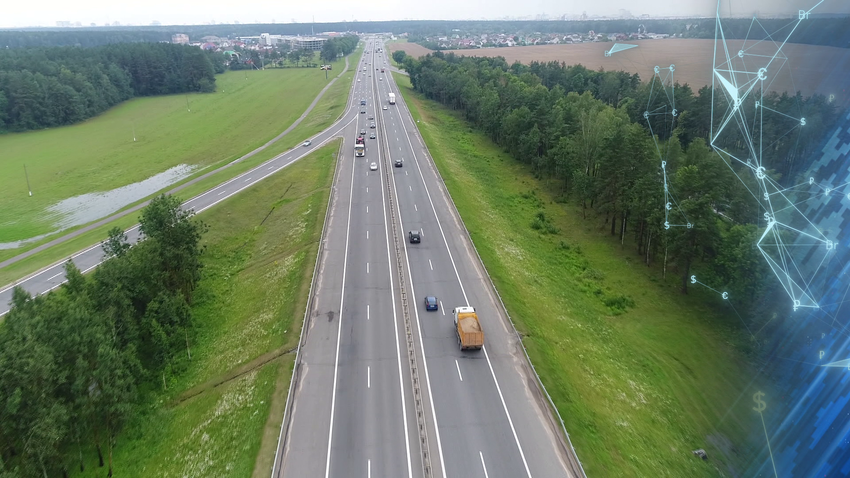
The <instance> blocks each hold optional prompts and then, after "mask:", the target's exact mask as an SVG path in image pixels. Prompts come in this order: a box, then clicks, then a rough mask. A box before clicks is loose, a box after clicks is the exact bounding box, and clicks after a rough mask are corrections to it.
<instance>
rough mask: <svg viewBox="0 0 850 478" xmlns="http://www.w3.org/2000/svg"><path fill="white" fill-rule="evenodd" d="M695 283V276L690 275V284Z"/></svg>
mask: <svg viewBox="0 0 850 478" xmlns="http://www.w3.org/2000/svg"><path fill="white" fill-rule="evenodd" d="M696 283H697V276H691V284H696Z"/></svg>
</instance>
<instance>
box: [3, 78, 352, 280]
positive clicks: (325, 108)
mask: <svg viewBox="0 0 850 478" xmlns="http://www.w3.org/2000/svg"><path fill="white" fill-rule="evenodd" d="M353 76H354V72H353V71H349V72H347V73H345V74H343V75H342V76H341V77H340V78H339V79H337V80H336V82H334V84H333V85H332V86H331V87H330V88H329V89H328V91H326V92H325V94H324V95H323V96H322V98H321V99H320V100H319V102H318V103H317V104H316V106H315V107H314V108H313V110H312V111H311V112H310V113H309V114H308V116H307V117H306V118H304V120H303V121H302V122H301V123H300V124H299V125H298V126H296V127H295V129H293V130H292V131H291V132H290V133H289V134H288V135H286V136H284V137H283V138H281V139H280V141H278V142H276V143H274V144H273V145H271V146H269V147H268V148H267V149H265V150H263V151H262V152H260V153H257V154H256V155H254V156H252V157H251V158H249V159H247V160H245V161H242V162H240V163H238V164H236V165H234V166H232V167H231V168H228V169H226V170H224V171H222V172H220V173H218V174H216V175H213V176H211V177H210V178H207V179H205V180H203V181H200V182H198V183H196V184H194V185H192V186H189V187H187V188H186V189H184V190H182V191H180V193H179V195H180V197H186V198H189V197H192V196H195V195H197V194H200V193H201V192H203V191H205V190H207V189H209V188H210V187H212V186H214V185H216V184H219V183H221V182H224V181H226V180H227V179H229V178H231V177H233V176H235V175H237V174H239V173H242V172H244V171H247V170H248V169H250V168H252V167H254V166H256V165H258V164H260V163H262V162H263V161H266V160H268V159H270V158H272V157H274V156H275V155H277V154H280V153H282V152H284V151H286V150H288V149H290V148H292V147H294V146H297V145H298V144H299V143H301V141H303V140H304V138H310V137H313V136H314V135H316V134H317V133H319V132H321V131H322V130H324V129H325V128H327V127H328V126H330V124H331V123H332V122H333V121H334V120H336V119H337V118H338V117H339V116H340V115H341V114H342V112H343V111H344V109H345V105H346V103H347V101H348V92H349V89H350V86H351V81H352V78H353ZM136 222H137V214H132V215H130V216H125V217H124V218H121V219H118V220H116V221H114V222H112V223H110V224H108V225H105V226H103V227H100V228H98V229H95V230H92V231H90V232H87V233H85V234H83V235H81V236H78V237H76V238H74V239H71V240H70V241H67V242H64V243H62V244H60V245H58V246H54V247H53V248H50V249H48V250H46V251H43V252H41V253H38V254H36V255H33V256H31V257H28V258H26V259H24V260H22V261H19V262H17V263H15V264H12V265H10V266H7V267H4V268H2V269H0V285H2V284H8V283H11V282H12V281H14V280H17V279H19V278H21V277H24V276H26V275H27V274H29V273H32V272H34V271H36V270H38V269H40V268H42V267H44V266H47V265H49V264H52V263H54V262H57V261H60V260H62V259H63V258H66V257H68V256H69V255H71V254H73V253H74V252H77V251H79V250H81V249H84V248H86V247H88V246H90V245H92V244H95V243H97V242H98V241H99V240H100V239H101V238H102V237H105V236H106V231H108V230H109V229H110V228H112V227H114V226H117V227H121V228H124V229H126V228H128V227H130V226H132V225H133V224H135V223H136ZM50 239H52V237H48V238H45V239H44V240H42V241H34V242H33V243H31V244H27V245H25V246H23V247H20V248H16V249H7V250H0V261H2V260H5V259H7V258H9V257H12V256H15V255H17V254H20V253H22V252H25V251H27V250H30V249H32V248H34V247H36V246H38V245H39V244H41V243H42V242H46V241H48V240H50Z"/></svg>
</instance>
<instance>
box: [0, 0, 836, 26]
mask: <svg viewBox="0 0 850 478" xmlns="http://www.w3.org/2000/svg"><path fill="white" fill-rule="evenodd" d="M721 1H722V7H721V9H722V11H723V14H724V15H728V14H730V13H731V14H732V15H735V16H741V15H751V14H752V13H754V12H756V11H758V12H760V14H761V15H775V14H783V13H792V12H797V11H798V10H800V9H803V10H808V9H811V8H812V7H813V6H815V5H816V4H818V1H819V0H721ZM3 3H4V5H3V7H2V9H0V27H23V26H55V25H56V22H57V21H70V22H80V23H82V24H83V25H89V24H91V23H95V24H97V25H103V24H104V23H113V22H116V21H117V22H120V23H121V24H122V25H127V24H136V25H147V24H150V23H151V22H153V21H159V22H161V23H162V24H163V25H181V24H202V23H211V22H213V21H214V22H216V23H233V22H234V21H238V22H241V23H272V22H277V23H290V22H293V21H297V22H300V23H308V22H310V21H311V20H312V19H313V18H315V21H317V22H336V21H344V20H347V21H354V20H359V21H367V20H405V19H427V20H455V19H488V20H492V19H499V18H504V17H529V16H530V17H534V16H536V15H540V14H546V15H548V16H549V17H557V16H560V15H572V16H574V15H580V14H581V13H582V12H587V14H588V15H590V16H603V15H605V16H618V15H621V14H623V13H624V11H628V12H629V13H631V14H632V15H635V16H639V15H642V14H648V15H651V16H696V15H700V16H713V15H714V12H715V9H716V8H717V1H716V0H679V1H676V0H595V1H588V0H460V1H458V0H361V1H355V0H312V1H303V0H285V1H281V0H251V1H248V2H218V1H209V0H177V1H175V0H142V1H122V0H118V1H116V0H75V1H68V0H41V1H38V2H27V1H21V0H9V1H5V2H3ZM815 12H821V13H836V12H840V13H847V12H850V0H823V3H822V4H820V5H819V6H818V7H817V8H815Z"/></svg>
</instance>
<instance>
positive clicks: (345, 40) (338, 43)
mask: <svg viewBox="0 0 850 478" xmlns="http://www.w3.org/2000/svg"><path fill="white" fill-rule="evenodd" d="M358 41H360V37H358V36H356V35H346V36H342V37H336V38H331V39H330V40H328V41H326V42H325V44H324V45H323V46H322V53H321V58H322V60H324V61H326V62H328V63H330V62H332V61H334V60H336V59H337V57H339V56H345V55H348V54H349V53H351V52H353V51H354V49H355V48H357V42H358Z"/></svg>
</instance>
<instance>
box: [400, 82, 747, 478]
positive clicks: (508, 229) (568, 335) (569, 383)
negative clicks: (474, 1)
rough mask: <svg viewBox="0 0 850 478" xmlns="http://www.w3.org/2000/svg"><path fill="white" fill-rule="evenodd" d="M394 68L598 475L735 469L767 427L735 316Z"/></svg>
mask: <svg viewBox="0 0 850 478" xmlns="http://www.w3.org/2000/svg"><path fill="white" fill-rule="evenodd" d="M395 79H396V82H397V83H398V84H399V85H400V90H401V92H402V94H403V96H404V99H405V101H406V102H407V104H408V106H409V107H410V109H411V112H412V114H413V115H414V118H415V119H416V120H418V121H419V124H418V127H419V130H420V132H421V134H422V137H423V138H424V140H425V142H426V144H427V145H428V148H429V151H430V153H431V155H432V156H433V158H434V162H435V163H436V165H437V167H438V169H439V171H440V173H441V174H442V175H443V178H444V180H445V182H446V186H447V187H448V190H449V192H450V194H451V196H452V199H453V200H454V202H455V204H456V205H457V208H458V210H459V212H460V215H461V217H462V218H463V221H464V224H465V225H466V227H467V229H468V230H469V232H470V235H471V237H472V239H473V242H474V243H475V246H476V248H477V249H478V251H479V253H480V255H481V258H482V260H483V262H484V264H485V266H486V267H487V270H488V272H489V274H490V276H491V278H492V279H493V281H494V283H495V284H496V287H497V289H498V290H499V293H500V294H501V296H502V298H503V300H504V302H505V305H506V307H507V309H508V312H509V313H510V315H511V317H512V318H513V320H514V323H515V324H516V327H517V329H518V330H519V332H520V333H521V335H522V336H523V343H524V344H525V346H526V347H527V349H528V353H529V356H530V357H531V361H532V363H533V364H534V365H535V367H536V368H537V371H538V372H539V374H540V376H541V379H542V381H543V383H544V384H545V385H546V387H547V389H548V391H549V392H550V394H551V395H552V398H553V400H554V402H555V404H556V406H557V407H558V410H559V411H560V413H561V415H562V417H563V418H564V421H565V422H566V427H567V430H568V431H569V433H570V436H571V438H572V441H573V444H574V446H575V448H576V451H577V453H578V456H579V458H580V459H581V460H582V462H583V464H584V467H585V469H586V471H587V475H588V476H617V477H645V476H670V477H683V476H688V477H703V476H706V477H708V476H729V475H730V474H732V475H733V476H734V473H730V471H731V470H735V469H736V468H737V467H738V466H740V462H739V460H742V459H744V458H745V457H744V455H745V453H744V452H745V451H746V450H745V449H744V447H743V444H744V443H745V437H746V433H747V432H748V431H749V430H751V429H753V427H754V426H757V427H758V428H759V429H760V427H761V425H760V424H757V423H755V422H754V421H753V420H756V419H757V418H756V417H754V415H755V414H753V413H752V412H751V411H750V410H749V407H750V405H751V404H752V402H750V401H748V400H737V401H736V398H740V397H741V392H742V391H743V390H746V389H747V386H748V382H749V379H748V377H752V376H754V375H755V374H754V373H752V372H751V371H750V368H749V367H750V365H749V364H748V362H747V357H746V355H745V354H744V352H743V351H742V350H743V349H744V348H745V347H737V346H736V344H739V343H740V334H739V332H738V330H737V327H736V326H735V325H734V323H732V322H731V321H730V320H729V318H727V317H723V316H722V315H721V314H719V313H718V311H717V309H716V308H714V307H712V306H710V304H709V302H708V300H707V299H706V298H704V297H699V294H692V295H691V296H689V297H683V296H681V295H680V294H679V293H677V292H676V289H675V284H673V283H672V282H665V281H662V280H661V279H660V272H659V270H658V269H656V268H647V267H645V266H643V265H642V263H641V258H640V257H638V256H636V255H634V253H633V250H632V249H631V248H630V247H628V246H627V247H625V248H622V247H621V246H620V244H619V241H615V240H612V239H610V237H609V236H608V235H607V234H606V233H605V231H604V230H600V229H598V228H597V227H596V224H597V223H595V222H592V221H589V220H583V219H582V215H581V212H580V210H579V209H578V208H577V207H574V206H572V205H564V204H558V203H556V202H555V197H556V195H555V194H554V193H553V192H552V191H550V190H548V189H547V188H546V187H545V184H544V183H542V182H540V181H538V180H537V179H535V178H534V177H533V175H532V173H531V171H530V170H529V169H528V168H527V167H525V166H523V165H522V164H520V163H519V162H517V161H515V160H513V159H512V158H511V157H510V156H508V155H507V154H506V153H504V152H503V151H502V150H501V148H499V147H498V146H496V145H494V144H493V143H492V142H490V141H489V140H488V139H487V138H486V137H485V136H484V135H483V134H480V133H478V132H477V131H475V130H473V129H472V128H471V127H470V125H468V124H467V123H465V122H464V121H463V120H462V119H461V118H460V117H459V116H458V115H456V114H454V113H453V112H451V111H449V110H448V109H446V108H444V107H442V106H440V105H439V104H437V103H435V102H432V101H428V100H425V99H423V98H422V97H421V96H419V95H417V94H416V93H415V92H414V91H413V90H411V88H410V83H409V80H408V78H407V77H404V76H402V75H397V74H396V75H395ZM541 218H542V219H541ZM540 221H543V222H545V223H546V225H547V227H544V228H540V227H537V228H535V227H534V224H535V223H536V222H540ZM603 229H604V228H603ZM544 231H546V232H544ZM735 320H737V319H735ZM748 412H749V413H748ZM732 444H735V446H737V447H738V448H737V449H736V448H735V446H732ZM698 448H703V449H705V450H706V451H707V452H708V455H709V457H710V458H711V459H710V460H708V461H703V460H699V459H697V458H695V457H694V455H693V454H692V453H691V451H692V450H695V449H698Z"/></svg>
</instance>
